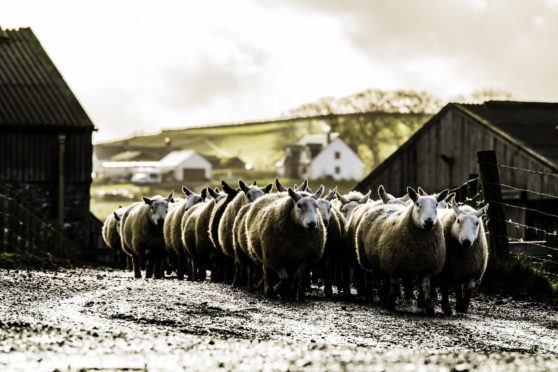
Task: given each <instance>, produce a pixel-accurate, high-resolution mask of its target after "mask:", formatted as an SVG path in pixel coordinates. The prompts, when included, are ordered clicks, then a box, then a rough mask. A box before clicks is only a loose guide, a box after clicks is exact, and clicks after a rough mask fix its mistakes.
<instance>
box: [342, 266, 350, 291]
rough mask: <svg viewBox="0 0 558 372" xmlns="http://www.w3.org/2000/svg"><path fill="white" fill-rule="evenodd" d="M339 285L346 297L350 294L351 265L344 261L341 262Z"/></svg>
mask: <svg viewBox="0 0 558 372" xmlns="http://www.w3.org/2000/svg"><path fill="white" fill-rule="evenodd" d="M340 278H341V287H342V289H343V294H344V295H345V296H346V297H350V296H351V266H350V265H349V264H348V263H347V262H346V261H344V262H342V263H341V272H340Z"/></svg>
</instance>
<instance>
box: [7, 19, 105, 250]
mask: <svg viewBox="0 0 558 372" xmlns="http://www.w3.org/2000/svg"><path fill="white" fill-rule="evenodd" d="M94 130H95V127H94V125H93V123H92V121H91V119H90V118H89V117H88V115H87V113H86V112H85V110H84V109H83V107H82V106H81V104H80V103H79V101H78V100H77V98H76V97H75V96H74V94H73V93H72V91H71V90H70V88H69V87H68V85H67V84H66V82H65V81H64V78H63V77H62V75H61V74H60V72H59V71H58V70H57V68H56V66H55V65H54V63H53V62H52V61H51V59H50V58H49V56H48V55H47V53H46V52H45V50H44V49H43V47H42V46H41V44H40V42H39V40H38V39H37V37H36V36H35V35H34V34H33V31H31V29H30V28H20V29H17V30H3V29H1V28H0V183H2V184H3V185H7V186H9V187H11V188H13V189H14V190H16V191H19V192H20V193H21V194H23V196H24V197H26V198H27V199H28V200H30V201H31V202H32V204H33V205H34V206H35V208H36V209H37V210H39V211H40V212H42V213H43V214H44V215H45V216H46V217H47V218H51V219H55V220H58V221H59V222H62V223H63V225H64V228H65V230H66V231H67V232H68V233H69V235H70V236H72V237H75V238H77V237H79V239H78V242H79V243H80V244H82V246H85V247H92V246H99V244H100V243H99V241H98V237H97V236H98V235H100V234H99V231H96V230H95V229H98V221H95V220H94V217H93V216H92V215H91V213H90V212H89V189H90V185H91V171H92V169H91V167H92V151H93V147H92V143H91V134H92V132H93V131H94ZM94 226H95V227H94Z"/></svg>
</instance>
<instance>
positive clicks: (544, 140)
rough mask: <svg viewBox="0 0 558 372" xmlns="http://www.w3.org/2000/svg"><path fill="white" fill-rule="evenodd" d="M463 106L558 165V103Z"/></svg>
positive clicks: (500, 103)
mask: <svg viewBox="0 0 558 372" xmlns="http://www.w3.org/2000/svg"><path fill="white" fill-rule="evenodd" d="M461 106H463V107H465V108H466V109H468V110H470V111H472V112H473V113H475V114H477V115H478V116H480V117H482V118H484V119H485V120H487V121H489V122H490V123H491V124H492V125H494V126H495V127H497V128H498V129H500V130H501V131H503V132H505V133H507V134H508V135H510V136H511V137H513V138H515V139H516V140H517V141H518V142H522V143H523V144H524V145H525V146H527V147H529V148H530V149H532V150H534V151H536V152H538V153H539V154H541V155H542V156H544V157H546V158H548V159H550V160H551V161H553V162H554V163H557V164H558V103H546V102H515V101H487V102H484V103H483V104H479V105H475V104H461Z"/></svg>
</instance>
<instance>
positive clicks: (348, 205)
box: [333, 190, 371, 221]
mask: <svg viewBox="0 0 558 372" xmlns="http://www.w3.org/2000/svg"><path fill="white" fill-rule="evenodd" d="M370 193H371V190H369V191H368V192H367V193H366V194H364V195H363V194H362V193H360V192H358V191H351V192H349V193H348V194H347V195H341V194H339V193H338V192H336V193H335V195H336V197H337V200H336V201H334V203H333V206H334V207H336V208H338V209H339V210H340V211H341V212H342V213H343V216H344V217H345V219H346V220H347V221H348V220H349V217H350V216H351V213H353V209H355V208H356V206H357V205H360V204H366V203H368V201H369V200H370Z"/></svg>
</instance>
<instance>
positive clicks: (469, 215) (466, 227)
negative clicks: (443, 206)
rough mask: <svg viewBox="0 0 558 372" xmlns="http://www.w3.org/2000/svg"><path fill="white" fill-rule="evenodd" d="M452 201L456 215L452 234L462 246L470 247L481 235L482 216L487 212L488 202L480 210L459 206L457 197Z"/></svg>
mask: <svg viewBox="0 0 558 372" xmlns="http://www.w3.org/2000/svg"><path fill="white" fill-rule="evenodd" d="M451 203H452V206H453V210H454V212H455V215H456V217H455V221H454V223H453V225H452V226H451V236H452V238H454V239H455V240H457V242H458V243H459V245H460V246H461V247H462V248H469V247H470V246H471V245H472V244H473V243H474V241H475V240H476V239H477V237H478V236H479V224H480V222H481V221H480V217H481V216H483V215H484V214H485V213H486V211H487V209H488V204H487V205H485V206H484V207H482V208H481V209H479V210H472V211H469V210H467V211H465V210H463V209H461V208H459V206H458V205H457V203H456V201H455V199H452V201H451Z"/></svg>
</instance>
